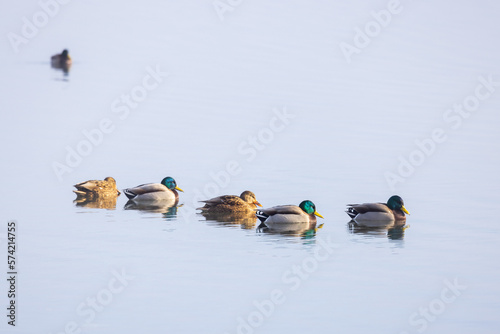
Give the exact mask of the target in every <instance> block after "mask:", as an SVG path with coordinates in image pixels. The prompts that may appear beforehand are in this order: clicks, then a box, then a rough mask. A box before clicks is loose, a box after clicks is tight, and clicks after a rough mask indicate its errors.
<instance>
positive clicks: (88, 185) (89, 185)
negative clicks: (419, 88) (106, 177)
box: [74, 180, 102, 192]
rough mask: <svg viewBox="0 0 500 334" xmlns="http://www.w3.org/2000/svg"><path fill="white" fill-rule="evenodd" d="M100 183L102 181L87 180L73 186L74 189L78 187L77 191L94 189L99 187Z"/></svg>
mask: <svg viewBox="0 0 500 334" xmlns="http://www.w3.org/2000/svg"><path fill="white" fill-rule="evenodd" d="M101 184H102V181H97V180H88V181H85V182H81V183H77V184H75V185H74V187H75V188H76V189H78V190H79V191H84V192H87V191H94V190H96V189H99V187H100V186H101Z"/></svg>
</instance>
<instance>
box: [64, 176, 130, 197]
mask: <svg viewBox="0 0 500 334" xmlns="http://www.w3.org/2000/svg"><path fill="white" fill-rule="evenodd" d="M74 187H75V188H76V190H73V192H74V193H75V194H77V195H78V197H87V198H88V197H102V196H118V195H120V191H119V190H118V189H116V181H115V179H113V178H112V177H111V176H108V177H107V178H105V179H104V180H103V181H101V180H88V181H85V182H82V183H78V184H75V185H74Z"/></svg>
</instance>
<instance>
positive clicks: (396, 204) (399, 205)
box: [387, 195, 410, 215]
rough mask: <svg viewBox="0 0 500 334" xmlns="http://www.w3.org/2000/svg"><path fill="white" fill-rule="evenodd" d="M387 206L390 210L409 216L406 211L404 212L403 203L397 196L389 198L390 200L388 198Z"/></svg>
mask: <svg viewBox="0 0 500 334" xmlns="http://www.w3.org/2000/svg"><path fill="white" fill-rule="evenodd" d="M387 206H388V207H389V209H391V210H401V211H403V212H404V213H406V214H407V215H409V214H410V213H409V212H408V210H406V208H405V203H404V202H403V199H402V198H401V197H399V196H398V195H394V196H391V198H389V200H388V201H387Z"/></svg>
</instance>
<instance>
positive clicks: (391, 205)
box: [346, 195, 410, 224]
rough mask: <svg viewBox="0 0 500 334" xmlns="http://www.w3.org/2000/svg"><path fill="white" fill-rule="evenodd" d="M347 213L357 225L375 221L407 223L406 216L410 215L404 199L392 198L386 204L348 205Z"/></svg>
mask: <svg viewBox="0 0 500 334" xmlns="http://www.w3.org/2000/svg"><path fill="white" fill-rule="evenodd" d="M346 213H347V214H348V215H349V217H351V218H352V220H354V221H355V222H357V223H360V224H363V223H364V222H373V221H399V222H402V221H406V216H405V213H406V214H408V215H409V214H410V213H409V212H408V210H406V208H405V206H404V202H403V199H402V198H401V197H399V196H397V195H394V196H392V197H391V198H389V200H388V201H387V204H385V203H364V204H348V205H347V210H346Z"/></svg>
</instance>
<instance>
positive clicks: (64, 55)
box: [61, 49, 70, 59]
mask: <svg viewBox="0 0 500 334" xmlns="http://www.w3.org/2000/svg"><path fill="white" fill-rule="evenodd" d="M61 56H62V58H63V59H70V57H69V52H68V50H67V49H64V50H63V52H62V53H61Z"/></svg>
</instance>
